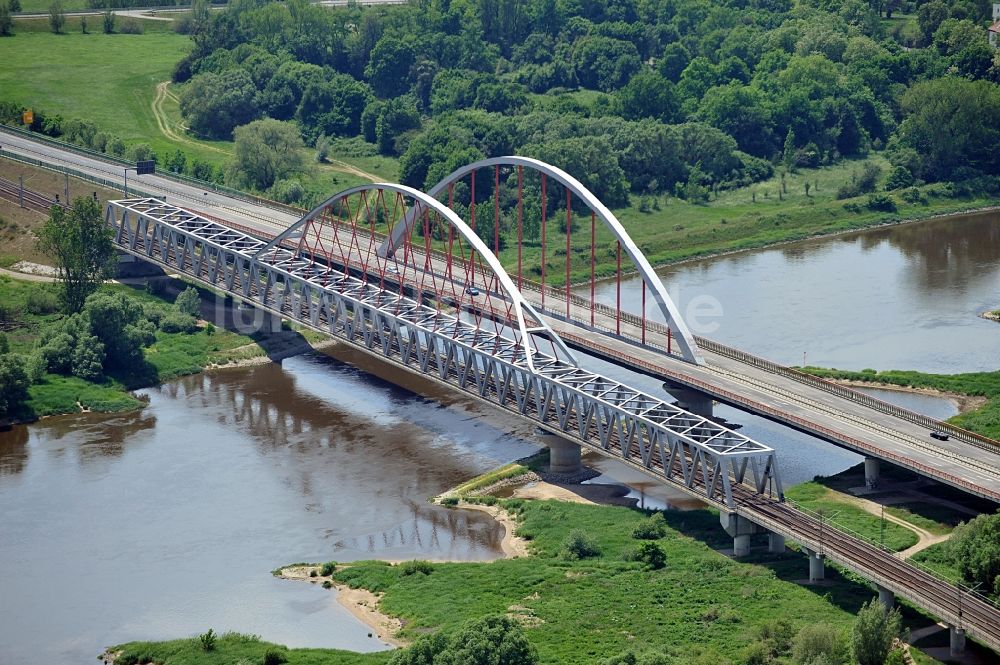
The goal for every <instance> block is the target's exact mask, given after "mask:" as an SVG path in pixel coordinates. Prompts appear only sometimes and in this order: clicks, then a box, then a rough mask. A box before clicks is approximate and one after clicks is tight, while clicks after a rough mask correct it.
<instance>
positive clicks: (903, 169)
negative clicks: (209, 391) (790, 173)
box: [174, 0, 1000, 207]
mask: <svg viewBox="0 0 1000 665" xmlns="http://www.w3.org/2000/svg"><path fill="white" fill-rule="evenodd" d="M904 10H905V11H910V12H913V13H915V15H916V21H915V25H916V27H917V30H916V31H913V30H911V31H908V32H907V31H902V30H890V29H887V27H886V25H887V22H886V21H885V20H883V17H888V16H891V15H892V13H893V12H894V11H895V12H901V11H904ZM989 13H990V6H989V5H988V4H987V3H985V2H979V3H972V2H968V1H961V2H953V3H951V4H945V3H942V2H939V1H937V0H934V1H932V2H928V3H924V4H920V5H919V6H915V5H911V4H909V3H900V2H898V0H890V1H889V2H881V1H878V2H875V1H873V2H871V3H870V4H869V3H865V2H862V1H861V0H842V1H840V0H803V1H802V2H799V3H798V4H797V5H793V4H792V3H791V2H789V1H788V0H750V1H749V2H748V1H746V0H724V1H723V2H716V3H710V2H707V1H706V0H523V1H517V0H419V1H415V2H410V3H407V4H405V5H399V6H378V7H372V8H361V7H358V6H352V7H349V8H347V9H345V10H335V11H331V10H329V9H324V8H322V7H320V6H316V5H310V4H308V3H307V2H306V1H305V0H291V1H290V2H288V3H284V4H279V3H273V2H265V1H264V0H233V2H231V3H230V4H229V7H228V9H227V10H225V11H219V12H209V11H207V9H206V8H205V6H204V5H201V7H200V8H199V6H197V5H196V6H195V8H194V12H193V14H192V19H191V21H190V23H189V29H190V35H191V38H192V40H193V42H194V48H193V50H192V52H191V53H190V55H189V56H188V57H187V58H185V59H184V60H182V61H181V62H179V63H178V64H177V67H176V69H175V72H174V80H175V82H178V83H183V82H186V83H187V85H186V86H185V89H184V93H183V96H182V99H181V109H182V112H183V113H184V116H185V119H186V121H187V123H188V125H189V127H190V128H191V130H192V131H194V132H195V133H196V134H198V135H200V136H203V137H210V138H224V139H228V138H230V137H231V136H232V135H233V131H234V130H235V129H236V128H237V127H239V126H241V125H244V124H246V123H249V122H251V121H254V120H256V119H259V118H265V117H266V118H272V119H275V120H280V121H288V122H293V123H295V125H296V127H297V129H298V131H299V133H300V134H301V136H302V138H303V139H304V141H305V142H306V143H307V144H309V145H317V144H320V145H321V144H322V143H323V142H324V141H328V140H329V139H330V137H359V138H361V139H363V140H364V141H365V142H366V143H367V144H372V145H374V146H375V149H377V150H378V151H379V152H381V153H382V154H386V155H394V156H398V157H399V158H400V169H401V180H402V181H403V183H404V184H408V185H412V186H415V187H429V186H430V185H432V184H434V183H435V182H437V180H438V179H440V178H441V177H442V176H444V175H446V174H447V173H449V172H450V171H451V170H453V169H454V168H456V167H458V166H460V165H462V164H465V163H468V162H470V161H473V160H475V159H478V158H483V157H491V156H497V155H502V154H510V153H519V154H524V155H528V156H534V157H538V158H541V159H549V160H553V161H558V162H560V163H562V164H564V165H565V166H566V168H567V170H569V171H570V172H571V173H573V174H574V175H576V176H577V177H579V178H581V179H582V180H583V181H584V182H585V184H587V185H588V186H590V187H591V188H592V189H593V190H594V191H595V192H596V193H597V194H598V195H599V196H600V197H602V198H603V199H604V200H605V201H606V202H607V203H608V204H609V205H610V206H612V207H618V206H622V205H625V204H627V201H628V196H629V194H630V193H635V194H644V193H651V194H657V193H668V194H672V195H676V196H679V197H681V198H687V199H689V200H690V199H692V198H694V199H697V198H699V197H707V193H708V192H709V191H711V190H713V189H718V188H722V189H725V188H731V187H735V186H742V185H746V184H748V183H751V182H755V181H757V180H760V179H763V178H766V177H769V176H771V175H772V173H773V171H774V169H775V168H777V167H780V168H787V169H795V168H796V167H812V166H818V165H823V164H831V163H835V162H837V161H838V160H841V159H842V158H845V157H854V156H859V155H865V154H868V153H869V152H870V151H881V150H884V151H885V153H886V155H887V156H888V158H889V160H890V162H891V164H892V166H893V171H892V173H891V174H890V181H892V182H894V183H898V184H899V186H909V185H911V184H913V183H914V182H916V181H924V182H934V181H965V180H970V179H976V178H982V177H983V176H993V175H996V174H997V173H1000V156H998V155H997V152H996V151H994V150H992V144H993V143H994V141H993V140H992V139H993V138H994V137H995V136H996V133H997V131H998V128H1000V122H998V121H1000V88H998V86H997V85H996V81H998V80H1000V58H998V57H997V55H996V53H997V52H996V51H994V49H993V48H992V47H990V46H989V44H988V42H987V37H986V35H987V33H986V29H985V26H986V25H987V24H986V19H987V18H988V16H989ZM253 184H256V185H257V186H258V187H260V188H262V189H263V188H266V187H270V186H273V185H274V183H273V182H257V183H253Z"/></svg>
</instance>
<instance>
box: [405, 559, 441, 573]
mask: <svg viewBox="0 0 1000 665" xmlns="http://www.w3.org/2000/svg"><path fill="white" fill-rule="evenodd" d="M433 572H434V566H433V564H431V563H430V562H429V561H418V560H416V559H414V560H413V561H407V562H406V563H404V564H403V575H404V576H406V575H415V574H417V573H422V574H424V575H430V574H431V573H433Z"/></svg>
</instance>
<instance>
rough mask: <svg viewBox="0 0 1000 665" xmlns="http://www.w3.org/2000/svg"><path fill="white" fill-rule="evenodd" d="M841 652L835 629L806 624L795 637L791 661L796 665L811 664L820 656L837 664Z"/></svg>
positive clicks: (822, 625)
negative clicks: (798, 664) (796, 664)
mask: <svg viewBox="0 0 1000 665" xmlns="http://www.w3.org/2000/svg"><path fill="white" fill-rule="evenodd" d="M841 651H842V644H841V641H840V635H838V633H837V629H836V628H834V627H833V626H831V625H830V624H828V623H814V624H808V625H806V626H804V627H803V628H802V630H800V631H799V633H798V635H796V636H795V640H794V642H793V644H792V659H793V660H794V661H795V662H796V663H803V664H804V663H813V662H815V661H816V659H817V658H819V657H820V656H826V657H827V659H828V660H829V661H830V662H839V661H840V660H841V658H840V655H841Z"/></svg>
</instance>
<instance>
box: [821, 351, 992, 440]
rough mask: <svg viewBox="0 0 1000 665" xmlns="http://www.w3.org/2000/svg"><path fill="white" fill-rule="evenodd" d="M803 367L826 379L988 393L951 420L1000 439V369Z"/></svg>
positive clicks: (969, 392)
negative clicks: (930, 371)
mask: <svg viewBox="0 0 1000 665" xmlns="http://www.w3.org/2000/svg"><path fill="white" fill-rule="evenodd" d="M802 371H804V372H808V373H809V374H813V375H814V376H819V377H823V378H824V379H840V380H846V381H861V382H865V383H874V384H878V383H884V384H889V385H893V386H902V387H907V388H930V389H932V390H939V391H941V392H946V393H955V394H959V395H972V396H978V397H985V398H986V399H987V401H986V404H984V405H983V407H982V408H980V409H976V410H974V411H968V412H966V413H960V414H958V415H957V416H953V417H951V418H949V419H948V422H950V423H953V424H955V425H958V426H959V427H964V428H965V429H967V430H970V431H973V432H977V433H979V434H982V435H983V436H988V437H990V438H992V439H1000V371H996V372H969V373H966V374H927V373H924V372H910V371H902V370H887V371H884V372H877V371H875V370H862V371H860V372H854V371H847V370H839V369H825V368H822V367H806V368H804V369H803V370H802Z"/></svg>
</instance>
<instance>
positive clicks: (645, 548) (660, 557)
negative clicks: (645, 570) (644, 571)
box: [636, 541, 667, 570]
mask: <svg viewBox="0 0 1000 665" xmlns="http://www.w3.org/2000/svg"><path fill="white" fill-rule="evenodd" d="M636 558H637V559H638V560H639V561H641V562H643V563H644V564H646V566H648V567H649V568H650V569H651V570H659V569H660V568H663V567H664V566H666V565H667V553H666V552H664V551H663V548H662V547H660V546H659V545H657V544H656V543H654V542H651V541H647V542H645V543H643V544H641V545H639V551H638V553H637V554H636Z"/></svg>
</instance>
